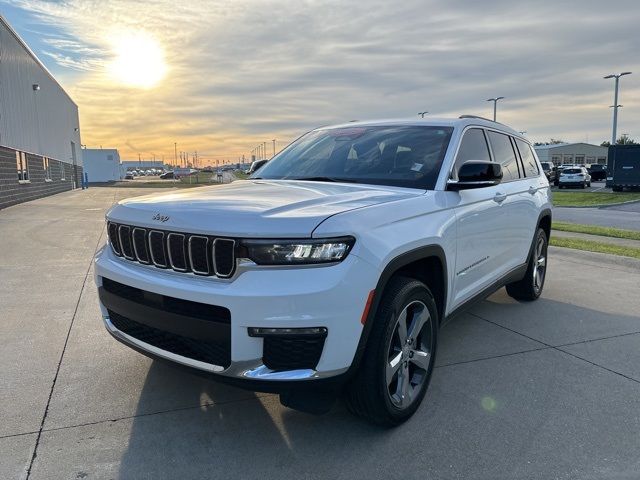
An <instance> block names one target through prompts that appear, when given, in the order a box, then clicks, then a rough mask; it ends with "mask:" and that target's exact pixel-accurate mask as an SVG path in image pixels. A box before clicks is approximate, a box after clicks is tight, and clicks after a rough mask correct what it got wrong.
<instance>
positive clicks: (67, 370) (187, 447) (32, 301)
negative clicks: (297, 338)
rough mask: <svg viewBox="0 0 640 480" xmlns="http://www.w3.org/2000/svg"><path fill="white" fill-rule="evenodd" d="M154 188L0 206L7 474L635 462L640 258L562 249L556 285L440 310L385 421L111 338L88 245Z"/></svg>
mask: <svg viewBox="0 0 640 480" xmlns="http://www.w3.org/2000/svg"><path fill="white" fill-rule="evenodd" d="M150 191H151V190H150V189H149V188H144V189H134V188H121V189H116V188H91V189H89V190H88V191H81V190H76V191H73V192H68V193H64V194H59V195H56V196H52V197H47V198H44V199H41V200H36V201H34V202H30V203H27V204H22V205H18V206H15V207H10V208H7V209H5V210H1V211H0V279H1V282H0V284H1V286H2V288H0V313H1V317H2V321H1V322H0V338H2V348H1V349H0V377H1V379H2V382H0V418H1V419H2V422H0V478H2V479H13V478H27V477H28V478H30V479H76V478H87V479H109V478H135V479H146V478H149V479H158V478H189V479H196V478H225V479H226V478H229V479H231V478H261V479H269V478H274V479H276V478H277V479H280V478H349V479H351V478H381V477H387V478H403V479H411V478H416V479H417V478H420V479H427V478H429V479H430V478H438V479H441V478H446V479H449V478H450V479H458V478H459V479H462V478H464V479H492V480H495V479H505V480H506V479H510V480H511V479H520V478H527V479H529V478H540V479H550V478H557V479H574V478H579V479H608V478H611V479H613V478H615V479H637V478H639V477H640V455H639V454H638V452H639V451H640V296H639V295H638V292H639V286H640V261H635V260H632V259H628V258H624V259H622V258H621V257H612V256H608V255H602V254H591V253H586V252H585V253H583V252H577V251H570V250H563V249H558V248H551V249H550V259H549V275H548V278H547V284H546V288H545V292H544V294H543V298H541V299H540V300H539V301H537V302H534V303H531V304H524V303H523V304H520V303H518V302H516V301H514V300H512V299H510V298H509V297H508V296H507V295H506V294H505V293H504V291H503V290H502V291H499V292H497V293H496V294H494V295H493V296H492V297H490V298H489V299H488V300H486V301H484V302H482V303H481V304H479V305H478V306H476V307H474V308H473V309H472V310H471V311H470V312H469V313H466V314H464V315H462V316H460V317H458V318H456V319H454V320H453V321H452V322H450V323H449V324H448V325H447V326H445V327H444V329H443V330H442V333H441V337H440V340H441V343H440V349H439V353H438V358H437V368H436V370H435V373H434V377H433V381H432V384H431V388H430V390H429V392H428V394H427V397H426V399H425V402H424V403H423V405H422V407H421V408H420V410H419V411H418V412H417V414H416V415H415V416H414V418H412V419H411V420H410V421H409V422H408V423H406V424H405V425H403V426H401V427H399V428H396V429H393V430H383V429H380V428H377V427H373V426H371V425H368V424H366V423H364V422H362V421H361V420H359V419H357V418H355V417H352V416H351V415H350V414H349V413H348V412H347V411H346V409H345V407H344V405H342V404H340V403H339V404H337V405H336V406H335V408H334V409H333V410H332V411H331V412H330V413H329V414H327V415H324V416H320V417H316V416H310V415H305V414H302V413H298V412H295V411H291V410H288V409H286V408H284V407H282V406H280V404H279V402H278V399H277V397H275V396H272V395H267V394H254V393H252V392H245V391H242V390H237V389H234V388H231V387H227V386H223V385H219V384H216V383H214V382H211V381H207V380H205V379H202V378H201V377H198V376H195V375H191V374H188V373H184V372H183V371H182V370H177V369H175V368H173V367H172V366H169V365H165V364H162V363H158V362H153V361H151V360H149V359H148V358H146V357H144V356H142V355H140V354H138V353H136V352H134V351H132V350H130V349H128V348H126V347H124V346H122V345H121V344H119V343H117V342H116V341H114V340H113V339H111V337H110V336H109V335H108V334H107V333H106V331H105V330H104V328H103V326H102V323H101V318H100V312H99V309H98V306H97V294H96V288H95V286H94V284H93V279H92V267H91V260H92V256H93V254H94V252H95V250H96V248H97V247H98V246H99V245H100V244H102V243H103V242H104V240H105V238H104V225H103V223H104V212H105V211H106V209H107V208H108V207H109V205H111V203H112V202H113V201H114V200H117V199H118V198H124V197H125V196H132V195H137V194H146V193H149V192H150ZM163 191H167V190H166V189H163Z"/></svg>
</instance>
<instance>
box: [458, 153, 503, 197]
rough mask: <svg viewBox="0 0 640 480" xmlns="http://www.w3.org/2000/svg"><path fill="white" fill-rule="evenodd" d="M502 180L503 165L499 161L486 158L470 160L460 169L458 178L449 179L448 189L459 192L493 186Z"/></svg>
mask: <svg viewBox="0 0 640 480" xmlns="http://www.w3.org/2000/svg"><path fill="white" fill-rule="evenodd" d="M501 181H502V167H501V166H500V164H499V163H494V162H487V161H484V160H469V161H467V162H464V163H463V164H462V166H461V167H460V170H458V180H457V181H456V180H449V181H448V182H447V190H452V191H454V192H457V191H459V190H468V189H470V188H484V187H493V186H495V185H498V184H499V183H500V182H501Z"/></svg>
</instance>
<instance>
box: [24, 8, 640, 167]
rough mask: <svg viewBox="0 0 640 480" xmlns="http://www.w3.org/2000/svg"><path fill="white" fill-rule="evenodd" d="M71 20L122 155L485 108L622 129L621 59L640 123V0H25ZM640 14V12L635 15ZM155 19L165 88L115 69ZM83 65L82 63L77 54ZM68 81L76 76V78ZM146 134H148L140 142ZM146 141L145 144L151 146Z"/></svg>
mask: <svg viewBox="0 0 640 480" xmlns="http://www.w3.org/2000/svg"><path fill="white" fill-rule="evenodd" d="M17 5H18V6H19V7H20V8H22V9H24V10H25V11H27V12H29V13H30V14H31V15H34V16H35V18H36V19H37V21H38V22H42V23H46V25H47V26H49V27H54V28H55V30H56V31H57V32H58V33H59V35H57V36H55V37H51V38H48V39H47V40H46V41H47V46H48V48H47V49H46V50H44V51H42V52H39V53H40V54H42V55H46V56H48V57H49V58H51V59H52V60H53V61H55V62H56V63H57V64H58V65H59V66H60V68H57V69H56V73H57V75H58V76H59V77H61V80H62V82H63V84H65V85H67V87H68V88H67V89H68V91H69V92H70V94H71V95H72V96H73V97H74V99H75V100H76V102H77V103H78V105H79V106H80V115H81V121H82V134H83V142H84V143H87V144H89V145H96V144H102V145H105V146H106V145H112V146H115V147H118V148H120V149H121V150H122V154H123V157H125V158H127V157H135V158H137V153H138V152H140V153H142V154H143V156H149V155H150V154H152V153H155V154H156V155H161V154H165V155H166V156H167V158H169V157H170V156H172V155H173V142H174V141H175V142H178V144H179V147H178V148H179V149H185V150H189V151H190V152H193V151H195V150H198V151H199V152H201V156H203V157H205V158H206V156H207V154H210V155H211V158H214V157H213V156H214V155H224V154H227V153H228V154H229V155H228V156H229V158H237V157H238V156H239V155H242V153H245V154H248V153H249V151H250V150H251V149H252V148H253V147H254V146H255V145H256V144H258V143H259V142H262V141H270V139H272V138H276V139H281V141H283V142H284V141H285V140H288V139H292V138H295V137H296V136H297V135H299V134H300V133H301V132H304V131H306V130H308V129H310V128H313V127H314V126H317V125H323V124H330V123H335V122H343V121H346V120H351V119H367V118H380V117H406V116H415V115H416V112H418V111H421V110H424V109H426V110H428V111H429V112H431V114H432V115H443V116H450V115H459V114H462V113H471V114H479V115H485V116H488V115H490V113H491V105H490V104H489V103H487V102H485V99H486V98H489V97H492V96H495V95H502V96H505V97H506V99H505V100H504V102H502V103H501V104H500V105H499V119H500V120H501V121H504V122H505V123H508V124H510V125H512V126H514V128H516V129H518V130H526V131H527V132H528V135H529V136H530V137H531V138H532V139H533V140H545V139H548V138H549V137H556V138H557V137H561V138H564V139H566V140H574V141H583V140H585V138H586V137H587V136H588V137H589V139H590V140H591V141H597V142H600V141H602V140H605V139H607V138H608V137H609V130H610V122H611V114H610V111H609V109H608V106H609V105H610V104H611V103H612V90H613V84H612V82H611V81H610V80H608V81H605V80H603V79H602V76H603V75H605V74H607V73H611V72H616V71H620V70H632V71H633V70H635V71H637V74H636V75H632V76H630V77H625V78H624V79H623V81H622V90H621V95H622V97H621V98H622V99H621V103H622V104H624V105H625V107H624V108H623V109H622V111H621V112H620V126H619V131H622V132H628V133H629V134H630V135H631V136H632V137H634V136H635V137H636V138H639V137H640V127H639V125H640V86H639V85H640V57H638V55H637V52H638V51H640V36H639V35H637V33H636V32H637V21H636V20H637V18H638V16H639V15H638V14H639V13H640V6H638V4H637V1H635V0H633V1H632V0H619V1H618V0H614V1H611V2H608V4H607V8H606V9H605V8H602V5H601V3H600V2H596V1H592V0H573V1H553V2H552V1H545V2H535V3H533V4H532V3H530V2H526V3H524V2H523V3H521V4H518V3H517V2H512V1H506V0H486V1H483V2H477V1H473V0H459V1H455V2H446V3H443V2H436V1H420V0H405V1H403V2H386V1H373V0H371V1H368V2H339V1H329V2H316V1H257V0H234V1H204V2H188V3H183V2H174V1H168V0H154V1H151V2H136V1H132V0H112V1H109V2H105V1H94V0H65V1H62V2H49V1H40V0H21V1H18V2H17ZM634 13H635V14H634ZM140 30H142V31H145V32H147V33H148V34H150V35H153V36H154V37H155V38H156V39H157V40H158V41H159V42H160V43H161V45H162V46H163V48H164V50H165V58H166V61H167V63H168V65H169V72H168V74H167V76H166V77H165V79H164V80H163V81H162V83H161V84H160V85H159V86H158V87H157V88H155V89H149V90H138V89H132V88H129V87H127V86H124V85H121V84H118V83H117V82H114V80H113V78H111V77H110V76H109V74H108V71H107V70H108V69H107V68H106V67H105V66H106V65H108V63H109V61H111V59H112V56H113V50H112V44H113V39H114V36H118V35H122V34H123V32H131V31H140ZM67 68H68V69H74V70H76V71H81V74H80V75H78V74H77V73H76V74H74V75H73V76H71V75H67V74H66V73H65V70H64V69H67ZM67 80H68V83H67V82H66V81H67ZM134 145H135V147H136V148H135V149H134V148H132V147H133V146H134ZM136 150H137V151H136Z"/></svg>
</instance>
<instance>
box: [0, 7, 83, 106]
mask: <svg viewBox="0 0 640 480" xmlns="http://www.w3.org/2000/svg"><path fill="white" fill-rule="evenodd" d="M0 23H1V24H2V25H4V27H5V28H6V29H7V31H8V32H9V33H10V34H11V35H13V37H14V38H15V39H16V40H17V42H18V43H19V44H20V45H21V46H22V48H24V49H25V51H26V52H27V54H28V55H29V56H30V57H31V58H32V59H33V60H34V61H35V62H36V63H37V64H38V66H39V67H40V68H41V69H42V70H43V71H44V73H45V74H46V75H47V76H48V77H49V78H50V79H51V80H53V82H54V83H55V84H56V85H58V87H60V90H62V93H64V94H65V95H66V96H67V98H68V99H69V100H70V101H71V103H73V104H74V105H75V106H76V107H77V106H78V104H77V103H76V102H74V101H73V99H72V98H71V96H69V94H68V93H67V91H66V90H65V89H64V88H63V87H62V85H60V82H58V80H56V77H54V76H53V74H52V73H51V72H50V71H49V69H48V68H47V67H45V65H44V63H42V61H41V60H40V59H39V58H38V57H37V56H36V54H35V53H33V50H31V48H29V45H27V43H26V42H25V41H24V40H23V39H22V37H20V35H18V32H16V31H15V30H14V29H13V27H12V26H11V25H9V22H7V20H5V18H4V17H3V16H2V14H0Z"/></svg>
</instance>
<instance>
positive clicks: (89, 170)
mask: <svg viewBox="0 0 640 480" xmlns="http://www.w3.org/2000/svg"><path fill="white" fill-rule="evenodd" d="M82 164H83V168H84V172H85V173H86V174H87V178H88V180H89V183H102V182H115V181H117V180H122V171H123V168H122V165H121V164H120V154H119V153H118V150H116V149H115V148H83V149H82Z"/></svg>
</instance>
